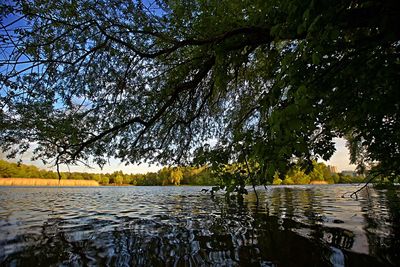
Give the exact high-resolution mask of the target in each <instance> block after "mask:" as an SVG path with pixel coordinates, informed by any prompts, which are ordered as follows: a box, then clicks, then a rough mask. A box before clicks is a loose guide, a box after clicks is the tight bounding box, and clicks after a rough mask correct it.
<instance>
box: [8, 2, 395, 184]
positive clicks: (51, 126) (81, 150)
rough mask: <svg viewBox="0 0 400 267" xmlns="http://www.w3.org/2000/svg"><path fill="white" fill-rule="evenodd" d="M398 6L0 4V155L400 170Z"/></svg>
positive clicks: (264, 176) (269, 168)
mask: <svg viewBox="0 0 400 267" xmlns="http://www.w3.org/2000/svg"><path fill="white" fill-rule="evenodd" d="M399 5H400V2H399V1H398V0H384V1H363V0H353V1H348V0H347V1H344V0H343V1H331V0H329V1H328V0H326V1H308V0H281V1H278V0H272V1H265V0H260V1H254V0H251V1H242V0H240V1H234V0H229V1H154V2H152V1H122V0H111V1H110V0H107V1H83V0H82V1H79V0H76V1H46V0H42V1H16V2H15V3H12V4H10V5H7V4H2V5H1V17H2V20H1V25H2V28H1V31H0V32H1V36H0V38H1V39H0V40H1V51H2V55H1V61H0V70H1V76H0V85H1V93H0V105H1V109H0V118H1V119H0V146H1V148H2V149H3V150H5V151H7V152H8V153H9V154H10V155H11V156H15V155H17V154H20V153H23V152H24V151H26V150H27V149H28V147H29V146H30V145H32V144H34V152H35V157H36V158H40V159H44V160H47V161H52V162H53V163H56V164H63V163H65V164H75V163H77V162H79V161H83V162H87V161H88V160H94V161H95V162H96V163H98V164H100V165H103V164H104V163H105V162H106V160H107V158H109V157H116V158H118V159H121V160H122V161H124V162H126V163H137V162H143V161H147V162H160V163H163V164H185V163H188V162H191V161H192V160H193V159H197V162H198V163H212V164H217V165H218V164H225V163H231V162H243V161H246V162H247V161H248V162H249V163H251V164H252V166H253V167H254V166H256V169H257V175H258V177H259V182H260V183H266V182H267V181H272V179H273V175H274V174H275V171H279V172H280V173H281V174H284V173H285V172H286V171H287V170H288V168H289V166H290V164H291V163H293V162H300V163H302V164H304V165H309V166H311V162H312V160H313V159H318V158H322V159H326V160H327V159H329V158H330V157H331V155H332V154H333V152H334V144H333V142H332V138H334V137H346V138H347V139H348V140H349V147H350V148H351V151H352V161H353V162H356V163H358V164H359V166H360V170H363V168H364V167H365V166H368V164H372V165H373V166H375V168H376V170H379V171H380V172H382V173H384V174H385V175H393V176H395V175H398V174H399V173H400V168H399V166H400V131H399V129H400V125H399V124H400V122H399V105H400V87H399V85H400V84H399V83H400V75H399V74H400V58H399V52H400V23H398V18H399V17H400V7H399Z"/></svg>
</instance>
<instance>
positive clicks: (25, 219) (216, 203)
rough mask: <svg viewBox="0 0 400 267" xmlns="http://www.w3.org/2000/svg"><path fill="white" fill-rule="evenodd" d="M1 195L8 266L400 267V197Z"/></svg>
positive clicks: (50, 191)
mask: <svg viewBox="0 0 400 267" xmlns="http://www.w3.org/2000/svg"><path fill="white" fill-rule="evenodd" d="M200 189H201V188H200V187H96V188H48V187H47V188H43V187H42V188H27V187H25V188H23V187H20V188H17V187H0V266H87V265H88V266H98V265H100V266H107V265H109V266H209V265H214V266H363V267H365V266H391V265H392V266H400V253H399V251H400V201H399V199H400V191H398V190H397V191H396V190H374V189H373V188H369V189H368V190H364V191H362V192H361V193H360V194H359V198H358V199H357V200H355V199H351V198H349V197H348V194H347V197H345V198H342V197H341V196H342V195H343V194H344V193H346V192H352V191H354V190H356V189H357V187H355V186H292V187H270V188H267V191H266V190H264V188H262V189H261V188H260V190H259V193H260V195H261V199H260V203H259V205H256V202H255V197H254V195H253V194H250V195H249V196H247V197H246V198H245V201H244V202H243V203H238V202H237V201H231V202H230V203H228V202H227V201H226V200H225V199H224V198H223V197H222V196H216V197H214V198H211V197H210V196H209V195H206V194H203V193H200Z"/></svg>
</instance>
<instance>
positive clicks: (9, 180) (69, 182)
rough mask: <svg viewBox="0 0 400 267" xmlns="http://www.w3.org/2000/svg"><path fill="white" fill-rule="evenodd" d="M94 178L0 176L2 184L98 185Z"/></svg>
mask: <svg viewBox="0 0 400 267" xmlns="http://www.w3.org/2000/svg"><path fill="white" fill-rule="evenodd" d="M98 185H99V183H98V182H97V181H94V180H58V179H39V178H0V186H98Z"/></svg>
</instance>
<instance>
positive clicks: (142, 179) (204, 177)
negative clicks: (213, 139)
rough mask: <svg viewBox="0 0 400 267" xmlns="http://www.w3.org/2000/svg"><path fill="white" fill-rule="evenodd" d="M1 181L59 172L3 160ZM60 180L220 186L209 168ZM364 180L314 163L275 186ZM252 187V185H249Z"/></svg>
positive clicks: (67, 176)
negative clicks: (311, 168)
mask: <svg viewBox="0 0 400 267" xmlns="http://www.w3.org/2000/svg"><path fill="white" fill-rule="evenodd" d="M0 178H43V179H58V175H57V173H56V172H53V171H48V170H42V169H39V168H37V167H35V166H32V165H26V164H19V163H11V162H7V161H4V160H0ZM61 179H68V180H94V181H97V182H99V183H100V184H102V185H217V184H219V178H218V175H216V174H215V173H213V172H212V171H211V169H209V168H207V167H164V168H162V169H161V170H159V171H158V172H148V173H146V174H125V173H123V172H122V171H116V172H113V173H105V174H102V173H88V172H62V173H61ZM364 179H365V178H364V177H362V176H348V175H342V174H337V173H331V172H330V170H329V168H328V167H327V166H326V165H325V164H323V163H316V162H314V169H313V171H312V172H310V173H309V174H306V173H305V171H304V170H302V169H300V168H299V167H297V166H295V167H293V168H292V169H291V170H290V171H289V173H288V174H287V175H286V176H285V177H284V179H280V178H279V175H278V174H276V175H275V177H274V180H273V184H276V185H279V184H285V185H291V184H309V183H310V182H312V181H325V182H327V183H329V184H334V183H359V182H363V181H364ZM249 184H250V183H249Z"/></svg>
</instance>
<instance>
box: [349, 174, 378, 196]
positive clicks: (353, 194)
mask: <svg viewBox="0 0 400 267" xmlns="http://www.w3.org/2000/svg"><path fill="white" fill-rule="evenodd" d="M376 176H378V175H377V174H375V175H373V176H371V178H369V179H368V181H367V182H366V183H365V184H364V185H363V186H362V187H361V188H359V189H357V190H356V191H354V192H353V193H351V194H350V197H351V198H353V197H354V196H355V199H356V200H357V199H358V195H357V193H358V192H360V191H361V190H363V189H364V188H366V187H367V186H368V184H370V183H371V182H372V181H373V180H374V179H375V178H376ZM347 193H350V192H346V193H344V194H343V195H342V198H344V197H345V195H346V194H347Z"/></svg>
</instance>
